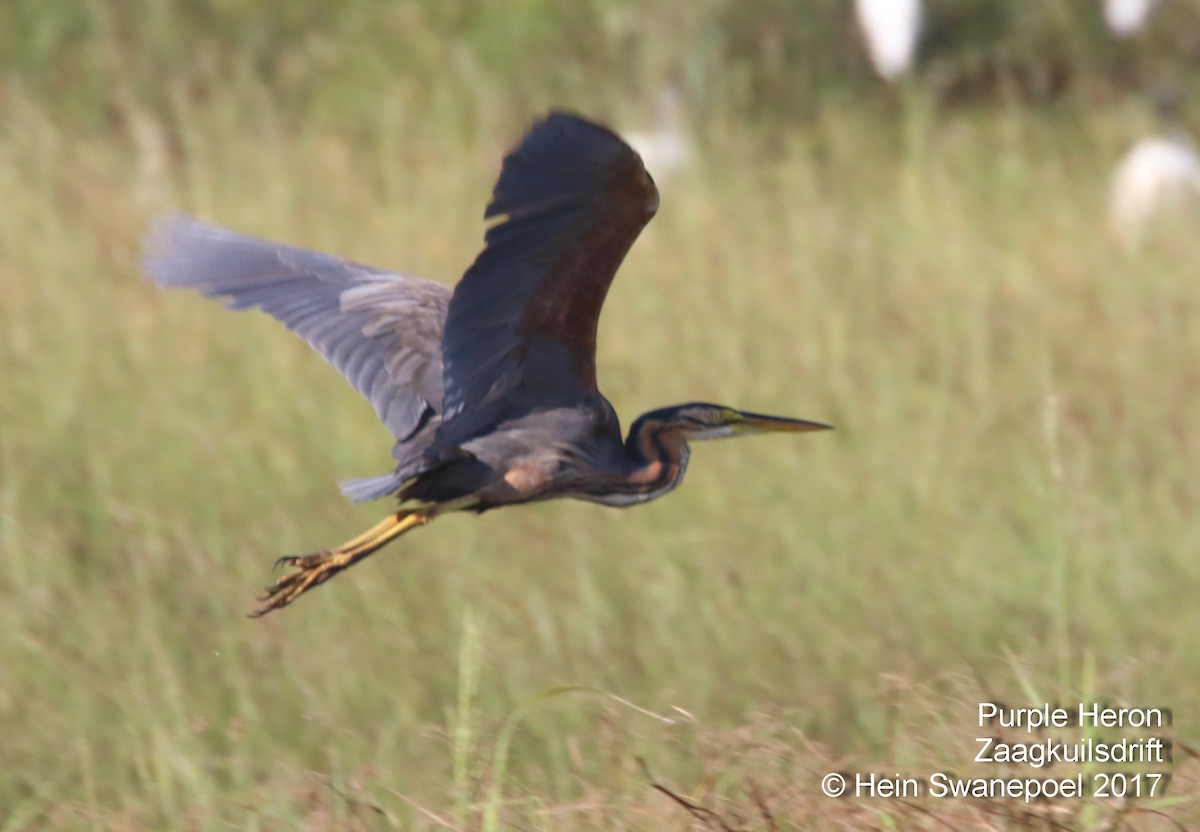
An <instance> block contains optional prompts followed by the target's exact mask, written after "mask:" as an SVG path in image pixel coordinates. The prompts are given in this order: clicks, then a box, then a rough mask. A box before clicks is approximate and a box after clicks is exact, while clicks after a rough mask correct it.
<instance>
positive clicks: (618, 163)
mask: <svg viewBox="0 0 1200 832" xmlns="http://www.w3.org/2000/svg"><path fill="white" fill-rule="evenodd" d="M657 208H658V192H657V190H656V189H655V187H654V182H653V180H651V178H650V176H649V175H648V174H647V173H646V170H645V168H644V167H643V166H642V161H641V159H640V158H639V157H638V155H637V154H636V153H635V152H634V151H633V150H631V149H630V148H629V146H628V145H626V144H625V143H624V142H623V141H621V139H620V138H618V137H617V136H616V135H614V134H613V133H611V132H610V131H608V130H606V129H605V128H603V127H600V126H598V125H595V124H592V123H590V122H588V121H585V120H583V119H581V118H579V117H577V116H573V115H568V114H565V113H558V112H556V113H551V114H550V115H549V116H547V117H546V118H545V119H543V120H541V121H539V122H537V123H535V124H534V125H533V127H532V128H531V129H530V131H529V133H528V135H526V136H525V138H524V140H523V141H522V142H521V144H520V145H519V146H518V147H517V149H516V150H514V151H513V152H512V153H511V154H509V155H508V156H507V157H506V158H505V160H504V163H503V166H502V168H501V171H500V179H499V181H498V182H497V183H496V187H495V190H494V192H493V195H492V201H491V204H490V205H488V208H487V211H486V213H485V218H493V217H499V218H500V219H499V221H498V222H496V223H495V224H493V225H492V226H490V227H489V228H488V230H487V233H486V238H485V245H484V249H483V251H482V252H481V253H480V254H479V256H478V257H477V258H476V260H475V262H474V264H473V265H472V266H471V267H470V268H469V269H467V271H466V274H464V275H463V278H462V280H461V281H460V282H459V284H458V286H457V287H455V289H454V291H453V292H451V291H450V290H449V289H447V288H445V287H443V286H441V285H439V284H436V283H431V282H428V281H425V280H418V279H416V278H412V277H406V276H404V275H397V274H392V273H389V272H384V271H380V270H378V269H374V268H371V267H369V266H361V265H358V264H355V263H349V262H346V261H345V260H341V259H338V258H336V257H331V256H329V255H327V254H318V253H316V252H311V251H305V250H303V249H298V248H292V247H290V246H284V245H279V244H277V243H272V242H267V241H265V240H258V239H254V238H251V237H245V236H243V235H241V234H236V233H234V232H232V231H226V230H224V229H221V228H217V227H215V226H211V225H207V224H205V223H202V222H200V221H198V220H195V219H192V218H190V217H185V216H179V217H174V218H171V219H167V220H165V221H163V222H161V223H159V224H158V225H157V226H156V227H155V228H154V230H153V231H152V232H151V234H150V237H149V239H148V241H147V249H146V251H147V253H146V259H145V268H146V271H147V272H148V273H149V274H150V275H151V276H152V277H153V278H154V280H156V281H157V282H158V283H160V284H162V285H164V286H186V287H190V288H193V289H196V290H198V291H200V292H203V293H204V294H206V295H210V296H218V297H222V298H226V299H227V300H228V302H229V306H230V307H231V308H233V309H243V308H246V307H258V308H259V309H262V310H263V311H264V312H267V313H268V314H270V315H272V316H273V317H275V318H277V319H278V320H279V321H281V322H282V323H283V324H284V325H286V326H287V327H288V328H289V329H291V330H292V331H294V332H295V333H296V334H298V335H300V336H301V337H302V338H304V339H305V340H307V341H308V342H309V343H310V344H311V345H312V346H313V347H315V348H316V349H317V350H318V351H319V352H320V353H321V354H322V355H323V356H324V357H325V358H326V360H328V361H329V362H330V363H331V364H333V366H334V367H336V368H337V370H338V371H339V372H340V373H342V375H344V376H345V377H346V379H347V380H348V381H349V382H350V383H351V384H352V385H353V386H354V388H355V389H356V390H358V392H359V393H361V394H362V395H363V396H365V397H366V398H367V399H368V400H369V401H370V402H371V404H372V405H373V406H374V408H375V411H376V413H378V415H379V418H380V419H381V420H382V421H383V423H384V424H385V425H386V426H387V427H388V429H389V430H391V432H392V434H393V435H394V436H395V437H396V445H395V450H394V451H393V453H392V455H393V457H394V458H395V460H396V468H395V470H394V471H392V472H391V473H389V474H385V475H383V476H379V477H373V478H370V479H363V480H353V481H350V482H347V483H344V484H343V485H342V490H343V491H344V492H345V493H346V494H347V495H348V496H349V497H350V498H351V499H353V500H356V501H357V500H370V499H376V498H380V497H388V496H393V495H394V496H395V498H396V499H397V500H398V502H399V505H398V508H397V510H396V511H395V512H393V513H392V514H391V515H389V516H388V517H387V518H386V519H385V520H383V521H382V522H381V523H379V524H378V525H376V526H374V527H373V528H371V529H369V530H368V531H366V532H364V533H363V534H361V535H359V536H358V537H355V538H354V539H353V540H350V541H347V542H346V543H343V544H342V545H341V546H338V547H337V548H336V549H332V550H329V551H324V552H317V553H315V554H311V555H304V556H289V557H285V558H281V559H280V561H279V563H282V564H286V565H288V566H291V567H293V568H294V569H293V571H292V572H290V573H289V574H287V575H284V576H283V577H282V578H280V579H279V580H278V581H277V582H276V583H275V584H274V585H272V586H270V587H268V588H267V594H266V595H265V596H263V597H262V598H261V599H260V601H261V602H262V605H261V606H260V607H259V609H258V610H257V611H256V612H255V613H254V614H255V615H263V614H265V613H267V612H270V611H271V610H275V609H278V608H280V607H283V606H286V605H287V604H289V603H291V602H292V601H294V600H295V599H296V598H298V597H299V596H300V595H302V594H303V593H305V592H307V591H308V590H309V589H311V588H313V587H314V586H317V585H318V584H321V583H324V582H325V581H327V580H328V579H329V578H331V577H333V576H334V575H336V574H337V573H338V572H340V571H342V570H343V569H345V568H347V567H348V566H351V565H353V564H355V563H357V562H358V561H360V560H362V559H363V558H365V557H367V556H368V555H370V554H371V553H372V552H375V551H376V550H377V549H379V548H380V547H381V546H383V545H384V544H386V543H387V542H389V541H391V540H393V539H394V538H396V537H399V536H400V535H402V534H404V533H405V532H407V531H408V530H410V529H413V528H416V527H418V526H423V525H425V524H426V523H428V522H429V521H431V520H433V519H434V518H435V517H437V516H438V515H439V514H442V513H444V512H448V511H473V512H482V511H487V510H488V509H492V508H497V507H499V506H505V505H512V504H516V503H529V502H533V501H536V500H548V499H552V498H556V497H574V498H576V499H581V500H590V501H593V502H597V503H603V504H605V505H610V506H622V507H623V506H630V505H636V504H638V503H644V502H646V501H648V500H653V499H655V498H656V497H661V496H662V495H663V494H666V493H667V492H668V491H670V490H671V489H673V488H674V487H675V486H677V485H678V484H679V483H680V481H681V480H682V479H683V475H684V472H685V470H686V469H687V463H688V444H687V443H688V441H689V440H693V439H716V438H720V437H726V436H744V435H747V434H752V433H761V432H766V431H812V430H821V429H824V428H826V427H827V426H826V425H822V424H819V423H816V422H807V421H803V420H800V419H785V418H780V417H777V416H764V415H761V414H758V413H746V412H743V411H739V410H735V409H733V408H731V407H724V406H721V405H713V404H702V403H691V404H683V405H677V406H675V407H666V408H662V409H660V410H654V411H651V412H650V413H646V414H643V415H642V416H640V417H638V419H637V420H636V421H635V422H634V423H633V426H632V427H631V428H630V430H629V436H628V438H627V439H624V440H622V438H621V431H620V424H619V422H618V420H617V414H616V412H615V411H614V410H613V407H612V405H611V404H609V402H608V400H607V399H605V398H604V396H603V395H602V394H601V393H600V391H599V390H598V389H597V386H596V327H597V323H598V321H599V318H600V307H601V305H602V304H603V303H604V297H605V294H606V293H607V292H608V287H609V285H610V284H611V283H612V279H613V276H614V274H615V273H616V271H617V267H618V266H619V265H620V264H621V261H622V260H623V259H624V257H625V254H626V252H627V251H628V250H629V247H630V246H631V245H632V244H633V241H634V239H635V238H636V237H637V236H638V234H639V232H641V230H642V228H643V226H645V225H646V223H647V222H648V221H649V220H650V218H651V217H652V216H654V212H655V210H656V209H657Z"/></svg>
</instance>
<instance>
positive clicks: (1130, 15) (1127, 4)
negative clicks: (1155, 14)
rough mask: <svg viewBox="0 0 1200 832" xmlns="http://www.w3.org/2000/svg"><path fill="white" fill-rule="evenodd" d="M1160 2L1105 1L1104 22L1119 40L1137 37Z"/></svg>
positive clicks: (1147, 0) (1137, 0)
mask: <svg viewBox="0 0 1200 832" xmlns="http://www.w3.org/2000/svg"><path fill="white" fill-rule="evenodd" d="M1156 5H1158V0H1104V21H1105V22H1106V23H1107V24H1108V28H1109V29H1111V30H1112V33H1113V34H1114V35H1116V36H1117V37H1119V38H1127V37H1131V36H1133V35H1136V34H1137V33H1138V32H1139V31H1141V29H1142V27H1143V26H1145V25H1146V20H1147V18H1149V17H1150V12H1151V11H1153V10H1154V7H1155V6H1156Z"/></svg>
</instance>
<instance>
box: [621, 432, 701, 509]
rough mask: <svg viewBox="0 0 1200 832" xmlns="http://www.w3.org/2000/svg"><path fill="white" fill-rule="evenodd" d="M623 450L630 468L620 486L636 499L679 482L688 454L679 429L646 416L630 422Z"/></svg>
mask: <svg viewBox="0 0 1200 832" xmlns="http://www.w3.org/2000/svg"><path fill="white" fill-rule="evenodd" d="M625 451H626V453H627V454H628V456H629V462H630V465H631V468H630V470H629V473H628V475H627V477H626V478H625V483H624V485H625V488H624V489H623V490H626V491H627V493H630V494H633V495H636V496H637V498H638V499H637V502H645V501H647V500H653V499H654V498H656V497H661V496H662V495H663V494H666V493H667V492H668V491H670V490H671V489H673V488H674V487H675V486H677V485H679V483H680V482H681V481H682V480H683V475H684V473H685V472H686V471H687V464H688V457H689V456H690V454H691V451H690V450H689V449H688V444H687V439H686V438H684V435H683V431H681V430H679V429H678V428H668V427H664V425H663V424H662V423H661V422H658V421H657V420H649V419H639V420H638V421H637V422H635V423H634V425H633V427H632V428H631V429H630V431H629V438H628V439H626V440H625Z"/></svg>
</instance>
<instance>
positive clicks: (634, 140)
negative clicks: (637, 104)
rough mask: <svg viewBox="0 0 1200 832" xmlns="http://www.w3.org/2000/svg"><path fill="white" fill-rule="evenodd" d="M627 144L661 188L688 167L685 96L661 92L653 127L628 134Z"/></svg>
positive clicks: (671, 90) (668, 89)
mask: <svg viewBox="0 0 1200 832" xmlns="http://www.w3.org/2000/svg"><path fill="white" fill-rule="evenodd" d="M625 141H626V142H628V143H629V145H630V146H631V147H632V148H633V149H634V150H636V151H637V152H638V155H639V156H641V157H642V162H643V163H644V164H645V165H646V170H648V171H650V175H651V176H652V177H654V181H655V182H657V183H658V184H659V185H661V184H663V182H665V181H667V180H668V179H670V178H671V177H672V176H673V175H674V174H675V173H677V172H678V171H679V170H681V169H682V168H684V167H686V166H687V164H688V161H689V159H690V158H691V149H690V146H689V142H688V138H687V128H686V126H685V124H684V116H683V95H682V94H681V93H680V92H679V90H678V89H677V88H675V87H673V86H672V87H666V88H664V89H662V90H661V91H660V92H659V95H658V109H657V112H656V114H655V122H654V127H653V128H652V129H650V130H634V131H631V132H628V133H626V134H625Z"/></svg>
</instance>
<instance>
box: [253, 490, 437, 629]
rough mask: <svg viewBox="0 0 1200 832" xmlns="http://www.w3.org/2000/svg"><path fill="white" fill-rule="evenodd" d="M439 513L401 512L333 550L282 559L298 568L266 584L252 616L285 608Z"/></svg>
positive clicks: (285, 564) (281, 563) (259, 615)
mask: <svg viewBox="0 0 1200 832" xmlns="http://www.w3.org/2000/svg"><path fill="white" fill-rule="evenodd" d="M436 516H437V515H436V513H435V512H432V511H429V510H425V511H419V512H416V511H414V512H409V511H398V512H396V513H395V514H393V515H391V516H390V517H388V518H387V519H386V520H384V521H383V522H381V523H378V524H376V525H374V526H372V527H371V528H369V529H367V531H365V532H363V533H362V534H360V535H359V536H358V537H356V538H354V539H353V540H348V541H346V542H345V543H343V544H342V545H341V546H338V547H337V548H336V549H333V550H331V551H328V552H317V553H315V554H312V555H288V556H287V557H282V558H280V559H279V560H277V561H276V562H275V566H276V567H279V566H294V567H296V571H295V572H292V573H291V574H288V575H284V576H283V577H282V578H280V579H279V580H278V581H276V582H275V583H274V584H273V585H272V586H269V587H267V594H266V595H264V596H262V597H261V598H259V599H258V600H259V601H262V602H263V605H262V606H261V607H259V608H258V609H257V610H255V611H254V612H252V613H250V616H251V618H261V617H262V616H264V615H266V614H267V613H269V612H271V611H272V610H277V609H279V608H280V607H286V606H287V605H288V604H290V603H292V602H293V601H295V600H296V599H297V598H299V597H300V596H301V595H303V594H304V593H306V592H308V591H309V590H310V589H312V588H313V587H314V586H318V585H320V584H323V583H325V582H326V581H328V580H329V579H330V578H332V577H333V576H334V575H336V574H337V573H339V572H341V571H342V570H343V569H346V568H348V567H350V566H353V565H354V564H356V563H358V562H359V561H360V560H362V559H363V558H365V557H366V556H367V555H369V554H371V553H372V552H375V551H378V550H379V549H380V548H381V547H382V546H384V544H386V543H388V542H390V541H392V540H395V539H396V538H397V537H399V536H400V535H402V534H404V533H405V532H406V531H408V530H410V529H415V528H417V527H418V526H424V525H425V524H426V523H428V522H429V521H430V520H432V519H433V518H434V517H436Z"/></svg>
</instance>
